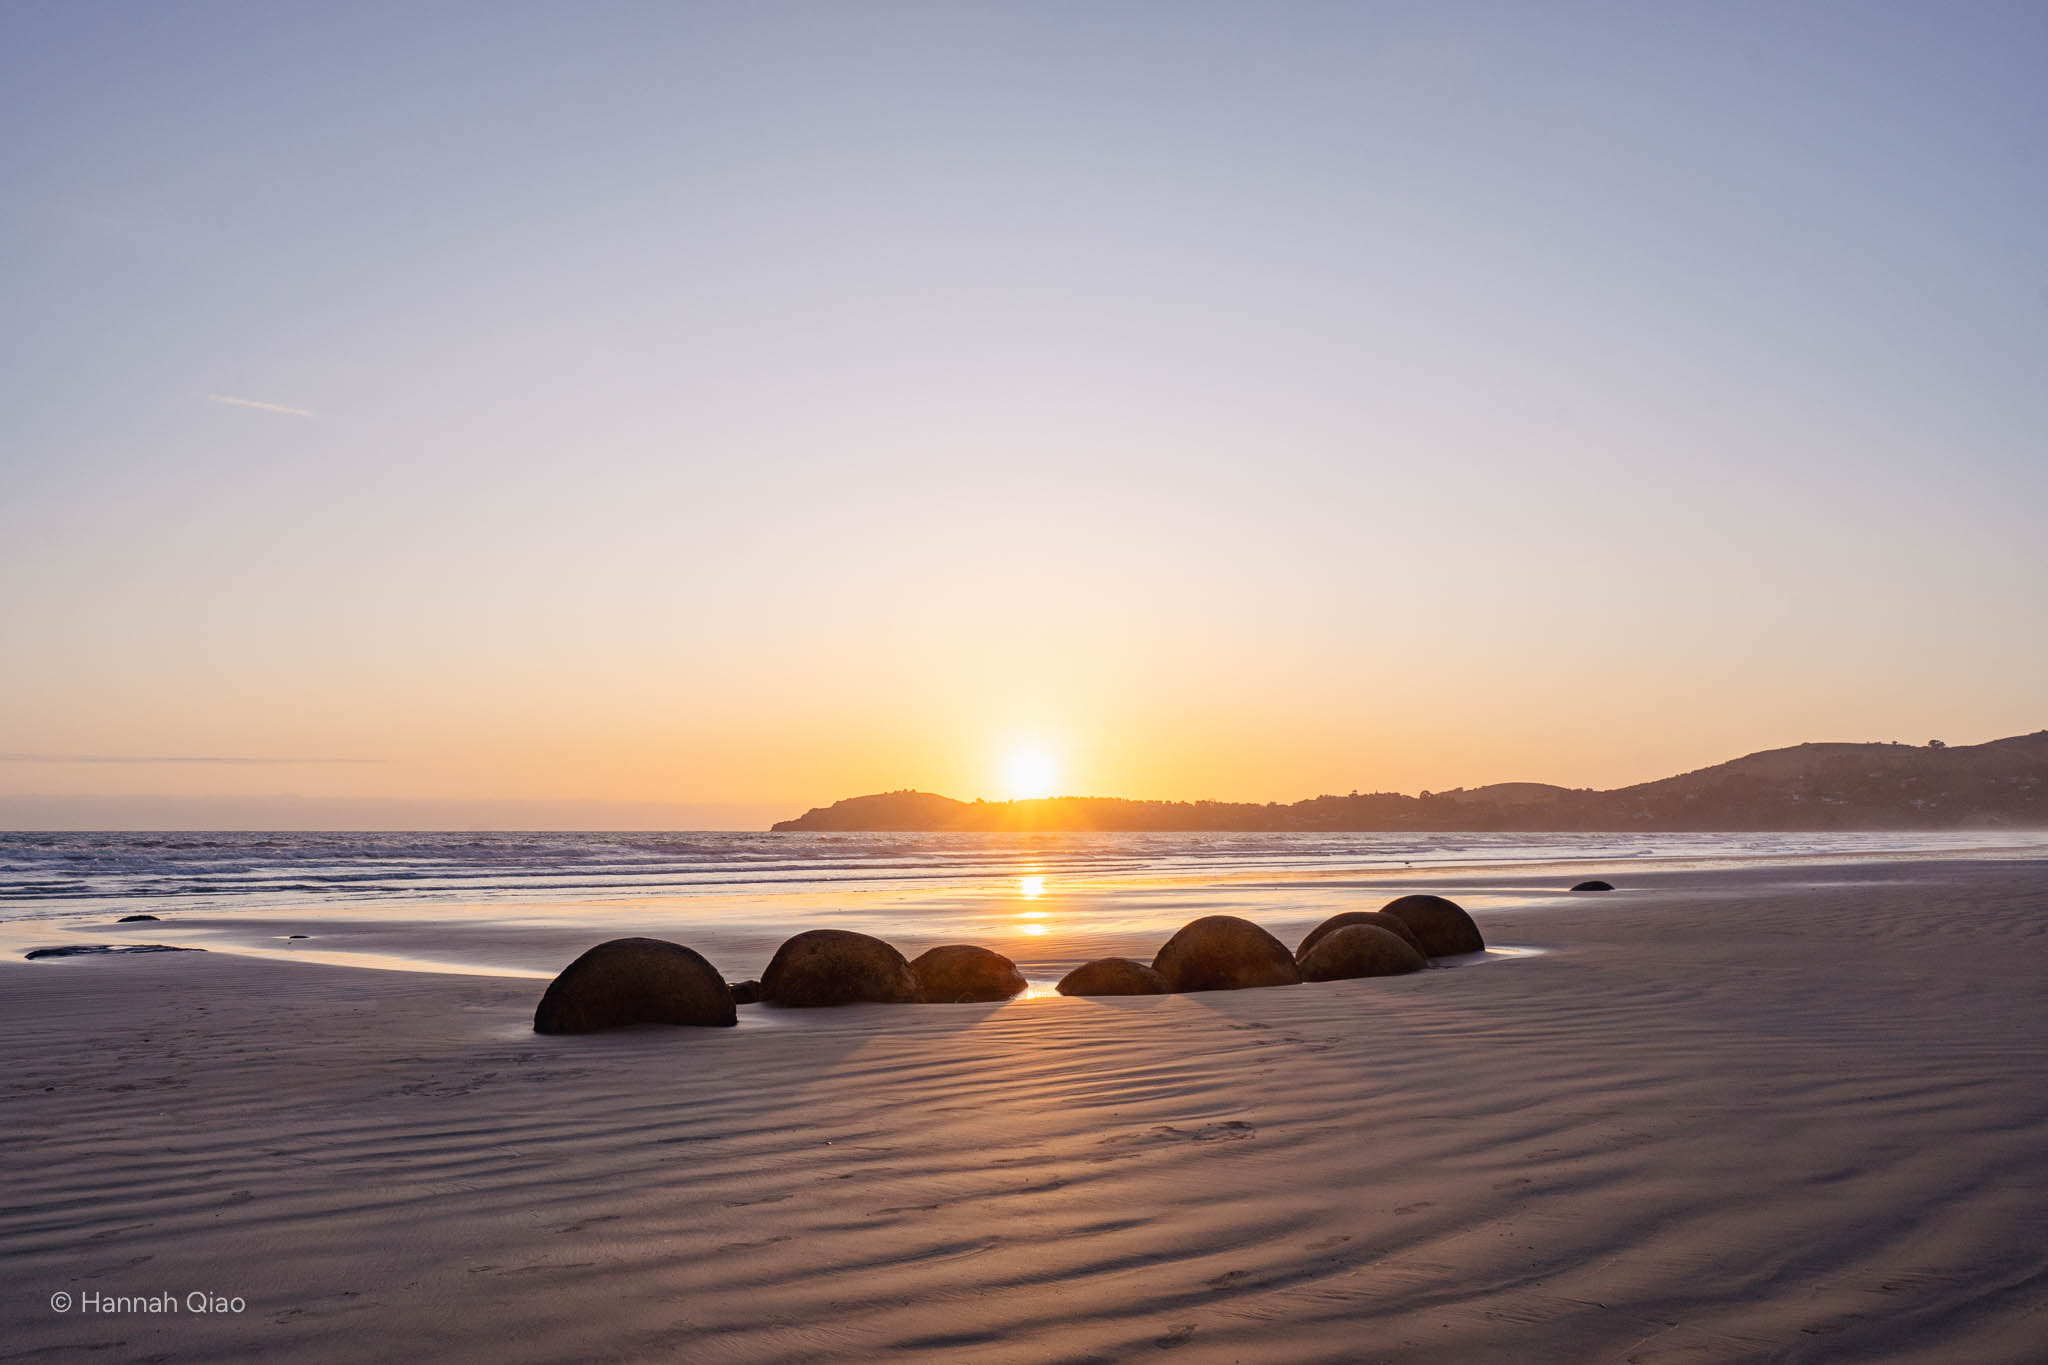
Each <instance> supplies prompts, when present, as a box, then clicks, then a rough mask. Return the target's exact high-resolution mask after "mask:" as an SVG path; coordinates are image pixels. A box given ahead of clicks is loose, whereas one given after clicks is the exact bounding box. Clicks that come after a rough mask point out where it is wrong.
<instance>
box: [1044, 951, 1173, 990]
mask: <svg viewBox="0 0 2048 1365" xmlns="http://www.w3.org/2000/svg"><path fill="white" fill-rule="evenodd" d="M1053 989H1054V990H1056V991H1058V992H1059V993H1060V994H1061V995H1166V994H1169V993H1170V992H1171V990H1172V988H1171V987H1169V986H1168V985H1167V984H1166V978H1165V977H1163V976H1161V975H1160V974H1159V973H1157V972H1155V971H1153V970H1152V969H1151V968H1150V967H1147V966H1146V965H1145V964H1144V963H1142V962H1133V961H1131V960H1130V959H1129V958H1127V957H1098V958H1096V959H1095V960H1094V961H1093V962H1084V963H1082V964H1081V965H1080V966H1078V967H1076V968H1074V970H1072V971H1071V972H1068V973H1067V974H1066V975H1065V976H1063V977H1061V978H1060V984H1059V985H1057V986H1055V987H1053Z"/></svg>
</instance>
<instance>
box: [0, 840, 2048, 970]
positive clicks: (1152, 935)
mask: <svg viewBox="0 0 2048 1365" xmlns="http://www.w3.org/2000/svg"><path fill="white" fill-rule="evenodd" d="M2043 842H2044V841H2043V838H2042V836H2041V835H2039V834H2037V833H2029V834H2012V833H1966V834H1898V833H1892V834H1790V835H1788V834H1659V835H1642V834H1559V835H1530V834H1474V833H1455V834H1415V833H1402V834H1313V835H1299V834H1043V835H979V834H850V835H848V834H840V835H832V834H722V833H708V834H707V833H699V834H523V833H522V834H510V833H508V834H490V833H485V834H442V833H434V834H385V833H378V834H211V833H209V834H100V833H94V834H75V833H74V834H0V953H4V954H5V955H7V956H12V957H16V958H18V957H19V956H20V954H21V953H22V952H25V951H27V950H28V949H30V948H33V947H39V946H48V945H52V944H62V943H75V942H81V941H85V942H105V943H141V942H151V943H171V944H177V945H181V946H188V947H204V948H212V949H215V950H217V951H228V952H235V953H239V954H253V955H258V956H265V957H292V958H299V959H302V960H308V961H315V962H322V963H326V964H328V965H334V966H355V967H370V968H387V969H402V970H415V971H460V972H482V973H486V974H492V975H505V976H548V975H552V974H553V973H554V972H555V971H557V970H559V969H560V967H561V966H562V965H563V964H564V963H565V962H567V961H568V960H569V959H570V958H572V957H574V956H575V955H576V954H577V953H578V952H580V951H582V950H583V949H584V948H587V947H589V946H590V945H591V944H593V943H596V942H599V941H601V940H602V939H605V938H611V937H616V936H619V935H624V934H650V935H654V936H658V937H663V938H672V939H677V940H679V941H682V942H685V943H688V944H690V945H691V946H692V947H694V948H696V949H697V950H698V951H700V952H702V953H704V954H705V955H706V956H707V957H709V958H710V959H711V960H712V961H713V962H714V963H715V964H716V965H717V966H718V967H719V968H720V969H721V970H722V971H724V972H725V973H726V975H727V976H728V977H730V978H732V979H735V980H738V979H741V978H744V977H750V976H755V975H758V974H759V972H760V970H761V968H762V967H763V966H765V965H766V963H767V960H768V957H769V955H770V954H771V953H772V952H773V951H774V948H775V945H776V944H778V943H780V942H781V941H782V940H783V939H784V938H786V937H788V936H789V935H790V934H793V933H796V932H799V931H800V930H803V929H812V928H827V927H830V928H844V929H855V930H859V931H861V932H864V933H871V934H877V935H880V936H882V937H885V938H887V939H889V940H890V941H892V942H894V943H896V944H897V946H899V947H900V948H902V949H903V950H904V951H905V952H906V953H916V952H919V951H922V950H923V949H924V948H927V947H931V946H934V945H936V944H940V943H958V942H968V943H979V944H983V945H985V946H987V947H990V948H994V949H995V950H997V951H998V952H1001V953H1004V954H1006V955H1007V956H1009V957H1011V958H1013V959H1015V960H1016V961H1017V963H1018V964H1019V965H1020V966H1021V967H1022V968H1023V969H1024V971H1025V974H1026V975H1027V976H1028V977H1030V978H1031V979H1032V980H1033V982H1034V983H1038V984H1043V983H1048V982H1050V981H1052V980H1056V979H1057V978H1058V977H1059V976H1060V975H1062V974H1064V972H1065V971H1066V970H1068V969H1069V968H1071V967H1072V966H1074V965H1075V964H1077V963H1079V962H1082V961H1085V960H1087V959H1088V958H1091V957H1099V956H1104V955H1107V954H1123V955H1128V956H1134V957H1141V958H1149V957H1150V956H1151V954H1152V952H1153V950H1154V949H1156V948H1157V946H1158V944H1159V943H1160V942H1161V941H1162V940H1163V939H1164V938H1165V937H1166V935H1168V934H1170V933H1171V932H1172V931H1173V929H1175V928H1177V927H1178V926H1179V925H1181V924H1184V923H1186V922H1187V921H1188V920H1191V919H1194V918H1197V917H1198V916H1201V915H1208V914H1236V915H1243V916H1245V917H1247V918H1250V919H1253V920H1256V921H1257V922H1259V923H1260V924H1262V925H1264V926H1266V927H1267V928H1268V929H1270V930H1271V931H1272V932H1274V933H1275V934H1278V935H1279V936H1280V937H1281V938H1282V939H1284V940H1286V941H1288V942H1290V943H1291V942H1293V941H1294V940H1295V939H1296V938H1298V937H1299V936H1300V935H1301V934H1302V933H1305V932H1306V931H1307V930H1308V929H1309V928H1310V927H1312V926H1313V925H1314V924H1316V923H1317V922H1319V921H1320V920H1322V919H1323V918H1325V917H1327V916H1329V915H1331V914H1335V913H1337V912H1339V911H1342V910H1356V909H1361V908H1364V909H1372V908H1377V906H1378V905H1379V904H1381V903H1382V902H1384V901H1385V900H1386V899H1388V898H1389V897H1391V896H1393V895H1398V894H1401V893H1403V892H1404V891H1408V890H1417V889H1421V888H1422V887H1423V886H1424V885H1427V886H1428V887H1429V888H1430V889H1433V890H1443V891H1447V892H1448V893H1449V894H1453V895H1455V896H1456V897H1457V898H1458V899H1459V900H1460V901H1461V902H1462V903H1463V904H1465V905H1466V907H1467V908H1468V909H1470V910H1472V911H1473V912H1474V914H1475V915H1477V916H1479V917H1480V918H1481V920H1482V923H1485V922H1486V920H1487V918H1488V917H1489V916H1498V915H1499V914H1502V913H1505V912H1509V911H1516V910H1527V909H1532V908H1537V907H1540V906H1541V905H1543V904H1545V903H1551V902H1554V898H1555V897H1557V896H1558V895H1560V894H1564V893H1565V889H1566V888H1567V887H1569V886H1570V885H1571V884H1572V882H1573V881H1575V880H1577V879H1579V877H1581V876H1594V875H1599V876H1603V877H1606V878H1607V879H1609V880H1611V881H1614V882H1616V884H1617V885H1618V886H1620V887H1621V888H1622V889H1621V890H1620V891H1618V892H1615V893H1611V894H1613V895H1614V896H1616V897H1619V898H1623V899H1624V900H1625V898H1626V896H1627V871H1628V869H1629V867H1630V866H1631V865H1634V866H1638V867H1647V866H1650V865H1655V866H1659V867H1669V866H1673V865H1707V864H1728V863H1746V862H1752V861H1777V860H1799V859H1810V858H1814V857H1822V856H1825V857H1845V858H1849V859H1860V858H1871V857H1882V856H1885V855H1889V854H1903V853H1920V854H1926V853H1947V854H1964V853H1971V852H1977V851H1987V852H1995V853H2005V854H2011V853H2014V852H2022V851H2027V850H2034V849H2038V848H2040V847H2041V846H2042V844H2043ZM1467 878H1469V880H1470V881H1471V882H1472V883H1474V885H1472V886H1470V887H1467V886H1465V885H1461V882H1462V881H1464V880H1465V879H1467ZM1481 883H1484V885H1483V886H1482V885H1480V884H1481ZM143 913H146V914H153V915H157V916H159V917H160V919H159V920H158V921H156V922H148V921H144V922H140V923H130V924H121V923H117V921H118V920H119V918H120V917H121V916H123V915H131V914H143ZM1492 937H1494V938H1499V937H1501V935H1500V933H1499V932H1498V931H1497V930H1496V931H1495V932H1494V933H1493V934H1492Z"/></svg>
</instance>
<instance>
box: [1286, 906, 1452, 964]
mask: <svg viewBox="0 0 2048 1365" xmlns="http://www.w3.org/2000/svg"><path fill="white" fill-rule="evenodd" d="M1347 924H1371V925H1376V926H1377V927H1379V928H1381V929H1384V930H1386V931H1387V932H1388V933H1390V934H1392V935H1393V936H1394V937H1396V938H1398V939H1400V940H1401V941H1402V942H1403V943H1406V944H1407V945H1408V946H1409V947H1411V948H1413V949H1414V950H1415V951H1416V952H1418V953H1421V954H1422V956H1424V957H1428V956H1429V954H1427V953H1423V952H1422V940H1421V939H1419V938H1417V937H1415V931H1414V930H1413V929H1410V928H1409V927H1408V924H1407V921H1405V920H1402V919H1397V918H1396V917H1394V916H1393V915H1390V914H1388V913H1387V912H1386V911H1384V910H1346V911H1345V912H1344V913H1343V914H1341V915H1332V916H1330V917H1329V918H1328V919H1326V920H1324V921H1323V922H1322V923H1321V924H1318V925H1317V926H1316V927H1315V928H1313V929H1311V930H1309V931H1308V937H1307V938H1305V939H1303V940H1302V941H1301V946H1300V947H1298V948H1296V949H1295V950H1294V960H1295V961H1296V962H1300V961H1301V960H1302V959H1303V958H1306V957H1307V956H1308V952H1309V949H1311V948H1313V947H1315V946H1316V945H1317V944H1318V943H1321V942H1322V941H1323V939H1324V938H1326V937H1328V936H1329V935H1331V934H1334V933H1336V932H1337V931H1338V930H1339V929H1342V928H1343V927H1344V926H1345V925H1347Z"/></svg>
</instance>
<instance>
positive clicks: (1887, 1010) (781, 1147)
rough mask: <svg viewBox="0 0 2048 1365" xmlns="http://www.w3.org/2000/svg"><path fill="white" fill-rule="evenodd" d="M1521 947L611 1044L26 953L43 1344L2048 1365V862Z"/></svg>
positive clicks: (27, 1252)
mask: <svg viewBox="0 0 2048 1365" xmlns="http://www.w3.org/2000/svg"><path fill="white" fill-rule="evenodd" d="M1608 871H1611V869H1605V868H1600V867H1591V866H1589V867H1585V868H1583V869H1575V870H1572V871H1570V872H1567V873H1566V874H1564V875H1563V877H1562V879H1561V880H1560V881H1559V882H1558V884H1560V885H1570V884H1571V882H1573V881H1576V880H1578V879H1579V878H1580V877H1582V876H1594V875H1601V874H1602V873H1603V872H1608ZM1474 884H1475V885H1476V884H1477V883H1476V882H1475V883H1474ZM1432 889H1442V890H1446V891H1448V892H1450V893H1452V894H1455V893H1456V891H1457V889H1458V885H1457V883H1456V882H1454V881H1445V882H1441V883H1439V884H1437V885H1436V886H1435V887H1433V888H1432ZM1366 908H1371V907H1369V906H1368V907H1366ZM1481 927H1482V928H1483V929H1485V930H1486V931H1487V933H1488V936H1489V938H1490V939H1491V940H1492V941H1494V942H1496V943H1504V944H1514V945H1521V946H1526V947H1530V948H1539V949H1543V950H1544V951H1543V952H1542V953H1540V954H1536V955H1528V956H1519V957H1504V958H1500V959H1497V960H1486V961H1482V962H1475V963H1470V964H1468V965H1463V966H1458V967H1454V968H1449V969H1443V970H1432V971H1428V972H1423V973H1420V974H1418V975H1415V976H1410V977H1401V978H1394V979H1388V980H1378V981H1363V982H1343V983H1333V984H1326V985H1314V986H1302V987H1293V988H1280V989H1272V990H1264V991H1246V992H1238V993H1233V994H1211V995H1200V996H1178V997H1163V998H1138V999H1123V1000H1101V1001H1081V1000H1063V999H1049V1000H1047V999H1032V1000H1020V1001H1015V1002H1011V1003H1009V1004H1005V1005H1001V1006H975V1005H956V1006H933V1007H895V1008H891V1007H855V1008H850V1009H842V1010H832V1011H817V1012H808V1013H793V1012H775V1011H771V1010H766V1009H764V1008H761V1007H749V1008H746V1009H743V1010H742V1011H741V1015H742V1020H743V1023H742V1026H741V1027H740V1028H738V1029H735V1030H721V1031H711V1030H636V1031H632V1032H628V1033H620V1034H611V1035H602V1036H594V1037H580V1038H542V1037H537V1036H535V1035H533V1034H532V1033H530V1032H529V1031H528V1029H529V1023H530V1019H531V1012H532V1008H533V1004H534V1001H535V1000H536V999H537V997H538V994H539V987H540V983H538V982H535V981H531V980H517V979H502V978H491V977H481V976H453V975H449V976H443V975H431V974H423V973H405V972H370V971H362V970H356V969H350V968H344V967H334V966H324V965H318V964H313V963H305V964H300V963H279V962H266V961H259V960H253V959H249V958H237V957H232V956H228V955H226V954H221V953H163V954H148V955H137V956H129V957H96V958H75V959H69V960H65V961H56V962H38V963H21V962H12V963H4V964H0V1048H4V1052H5V1059H4V1061H5V1066H4V1072H5V1077H6V1090H5V1094H6V1106H5V1112H6V1116H7V1122H6V1124H5V1125H4V1129H0V1170H4V1172H5V1177H6V1184H5V1191H6V1192H5V1197H4V1200H0V1203H4V1206H5V1207H4V1210H0V1267H4V1273H0V1282H4V1284H5V1285H6V1293H5V1294H4V1296H0V1358H4V1359H8V1360H14V1359H35V1360H39V1361H40V1360H70V1359H93V1360H114V1359H137V1358H158V1357H161V1358H166V1359H170V1358H175V1359H177V1360H207V1359H253V1358H257V1357H259V1356H260V1357H263V1358H292V1359H361V1358H377V1359H425V1358H434V1359H449V1358H453V1359H480V1360H560V1359H618V1360H644V1359H650V1358H654V1359H658V1358H672V1359H678V1360H687V1361H692V1362H712V1361H845V1360H864V1359H872V1358H880V1357H888V1358H890V1359H910V1360H932V1361H961V1360H971V1361H993V1362H1003V1361H1033V1362H1037V1361H1054V1360H1062V1361H1084V1360H1104V1361H1122V1360H1149V1359H1153V1358H1155V1357H1157V1358H1162V1359H1170V1360H1173V1361H1175V1362H1198V1361H1254V1360H1256V1361H1376V1360H1387V1361H1397V1360H1432V1361H1444V1360H1458V1361H1481V1360H1516V1361H1532V1362H1545V1361H1559V1362H1566V1361H1569V1362H1581V1361H1601V1360H1611V1361H1639V1362H1661V1361H1718V1360H1779V1359H1785V1360H1806V1359H1825V1360H1862V1359H1884V1360H1927V1361H1958V1360H1967V1361H2002V1360H2010V1361H2021V1360H2039V1359H2041V1358H2042V1354H2043V1343H2044V1342H2048V1080H2044V1079H2043V1077H2044V1074H2048V1073H2044V1069H2043V1068H2044V1062H2043V1058H2044V1057H2048V862H2035V861H1948V862H1912V861H1891V862H1886V863H1876V864H1863V865H1840V866H1827V865H1822V864H1818V863H1807V864H1803V865H1799V866H1791V867H1787V866H1778V867H1764V868H1755V869H1748V870H1742V871H1728V872H1697V871H1695V872H1676V873H1662V874H1653V873H1648V872H1643V873H1632V874H1631V877H1630V879H1629V880H1628V881H1627V882H1626V884H1625V885H1624V888H1623V890H1621V891H1618V892H1616V893H1614V894H1612V895H1607V896H1589V897H1573V898H1569V899H1557V900H1555V901H1553V902H1552V903H1551V904H1550V905H1549V906H1547V907H1546V908H1544V909H1542V910H1541V911H1540V912H1530V913H1524V914H1516V915H1503V916H1500V917H1498V918H1495V919H1492V920H1489V919H1487V918H1485V917H1483V916H1482V917H1481ZM1129 946H1130V948H1131V949H1133V950H1142V949H1143V948H1144V946H1145V945H1139V944H1132V945H1129ZM194 1291H197V1292H201V1293H211V1294H214V1295H218V1296H222V1297H226V1298H230V1299H232V1298H239V1299H241V1300H242V1301H243V1304H244V1307H243V1308H242V1310H241V1311H239V1312H236V1311H227V1312H219V1313H205V1314H202V1313H194V1312H192V1311H190V1309H189V1308H187V1307H185V1306H184V1304H183V1300H184V1297H185V1296H186V1295H188V1294H190V1293H192V1292H194ZM58 1293H63V1294H68V1295H71V1296H72V1305H73V1306H72V1308H71V1310H70V1311H68V1312H61V1313H60V1312H56V1311H53V1310H52V1308H51V1307H50V1303H49V1301H50V1298H51V1296H52V1295H54V1294H58ZM94 1294H96V1295H101V1296H112V1295H124V1296H145V1295H155V1294H167V1295H170V1296H172V1297H173V1298H175V1299H177V1300H178V1301H179V1303H180V1307H179V1311H177V1312H175V1313H168V1312H148V1311H124V1312H111V1313H109V1312H97V1313H95V1312H87V1311H82V1310H81V1309H80V1308H79V1307H78V1306H77V1305H78V1303H79V1301H80V1299H81V1298H83V1297H84V1296H87V1295H94Z"/></svg>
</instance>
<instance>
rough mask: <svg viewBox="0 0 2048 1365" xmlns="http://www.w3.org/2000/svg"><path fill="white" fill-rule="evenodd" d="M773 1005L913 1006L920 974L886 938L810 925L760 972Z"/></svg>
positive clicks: (765, 996)
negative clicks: (817, 927)
mask: <svg viewBox="0 0 2048 1365" xmlns="http://www.w3.org/2000/svg"><path fill="white" fill-rule="evenodd" d="M761 998H762V999H763V1000H765V1001H767V1002H768V1003H769V1004H771V1005H796V1006H806V1007H807V1006H812V1005H857V1004H877V1005H914V1004H916V1003H917V1002H918V991H917V976H916V974H915V973H913V972H912V971H911V970H910V964H909V963H908V962H905V961H904V960H903V954H901V953H899V952H897V951H896V950H895V949H894V948H892V947H890V946H889V945H888V944H886V943H884V942H882V940H880V939H878V938H875V937H872V936H871V935H868V934H856V933H854V932H853V931H852V930H850V929H811V930H808V931H806V932H804V933H801V934H798V935H797V936H796V937H795V938H793V939H790V940H789V941H788V942H787V943H785V944H783V945H782V946H781V947H780V948H777V949H776V950H775V957H774V959H773V960H772V961H771V962H769V964H768V970H767V971H765V972H763V973H761Z"/></svg>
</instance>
